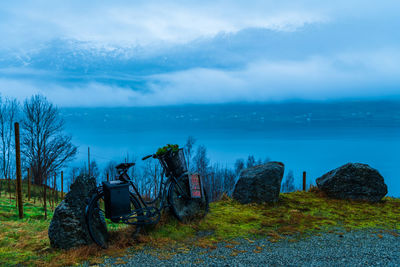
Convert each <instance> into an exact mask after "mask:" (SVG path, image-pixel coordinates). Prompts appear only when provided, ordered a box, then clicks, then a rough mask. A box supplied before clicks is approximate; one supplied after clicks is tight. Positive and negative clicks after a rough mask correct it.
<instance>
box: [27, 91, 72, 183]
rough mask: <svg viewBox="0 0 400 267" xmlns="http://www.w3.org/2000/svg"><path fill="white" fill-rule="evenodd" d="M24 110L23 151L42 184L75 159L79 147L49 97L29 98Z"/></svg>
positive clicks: (34, 174)
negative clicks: (65, 129)
mask: <svg viewBox="0 0 400 267" xmlns="http://www.w3.org/2000/svg"><path fill="white" fill-rule="evenodd" d="M23 112H24V119H23V122H22V128H23V130H24V138H23V142H22V144H23V153H24V155H25V157H26V159H27V160H28V162H29V165H30V166H31V168H32V175H33V181H34V183H35V184H41V183H42V181H43V179H44V177H48V176H49V175H50V174H51V173H54V172H57V171H59V170H60V169H61V168H62V167H64V166H65V165H66V163H67V162H69V161H70V160H72V159H73V158H74V156H75V155H76V152H77V149H76V147H75V146H74V145H73V144H72V143H71V137H70V136H67V135H64V134H63V130H64V121H63V119H62V118H61V117H60V115H59V111H58V109H57V108H56V107H55V106H53V104H51V103H50V102H48V101H47V99H46V98H45V97H43V96H40V95H34V96H32V97H31V98H30V99H29V100H25V102H24V108H23Z"/></svg>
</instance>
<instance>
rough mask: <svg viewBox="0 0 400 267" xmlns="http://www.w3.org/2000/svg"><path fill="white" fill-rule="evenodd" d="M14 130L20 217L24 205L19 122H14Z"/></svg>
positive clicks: (21, 216)
mask: <svg viewBox="0 0 400 267" xmlns="http://www.w3.org/2000/svg"><path fill="white" fill-rule="evenodd" d="M14 131H15V159H16V164H17V199H18V215H19V218H20V219H22V218H23V217H24V207H23V205H22V204H23V203H22V177H21V176H22V174H21V149H20V143H19V123H18V122H16V123H14Z"/></svg>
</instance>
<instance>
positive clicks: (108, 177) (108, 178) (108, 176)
mask: <svg viewBox="0 0 400 267" xmlns="http://www.w3.org/2000/svg"><path fill="white" fill-rule="evenodd" d="M109 181H110V175H109V174H108V172H107V182H109Z"/></svg>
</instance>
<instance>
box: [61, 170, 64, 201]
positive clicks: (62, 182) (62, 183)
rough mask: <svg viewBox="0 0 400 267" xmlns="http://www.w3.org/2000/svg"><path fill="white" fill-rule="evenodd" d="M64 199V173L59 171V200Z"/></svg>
mask: <svg viewBox="0 0 400 267" xmlns="http://www.w3.org/2000/svg"><path fill="white" fill-rule="evenodd" d="M63 197H64V173H63V171H61V199H62V198H63Z"/></svg>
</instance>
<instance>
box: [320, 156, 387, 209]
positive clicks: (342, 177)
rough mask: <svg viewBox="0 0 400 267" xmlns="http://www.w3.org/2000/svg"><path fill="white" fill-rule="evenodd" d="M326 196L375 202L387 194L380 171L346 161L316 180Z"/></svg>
mask: <svg viewBox="0 0 400 267" xmlns="http://www.w3.org/2000/svg"><path fill="white" fill-rule="evenodd" d="M316 182H317V186H318V188H319V189H321V190H322V191H323V192H325V193H326V195H327V196H328V197H332V198H336V199H352V200H366V201H369V202H377V201H379V200H381V199H382V198H383V197H384V196H385V195H386V194H387V192H388V191H387V186H386V184H385V182H384V180H383V177H382V175H380V173H379V172H378V171H377V170H375V169H373V168H371V167H370V166H368V165H367V164H362V163H347V164H345V165H343V166H341V167H339V168H337V169H334V170H332V171H330V172H328V173H326V174H324V175H323V176H321V177H320V178H318V179H317V180H316Z"/></svg>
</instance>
